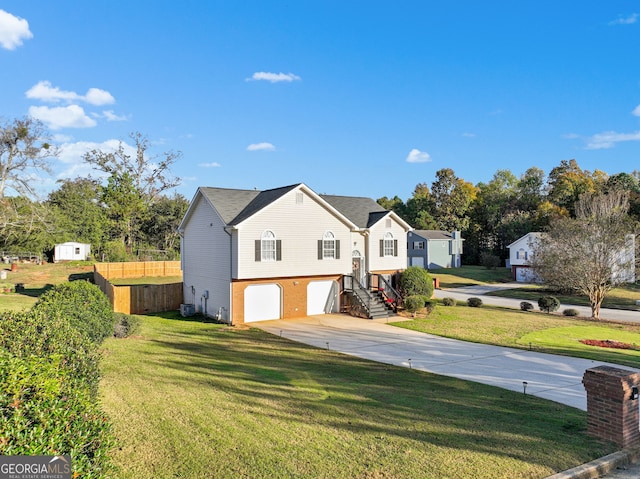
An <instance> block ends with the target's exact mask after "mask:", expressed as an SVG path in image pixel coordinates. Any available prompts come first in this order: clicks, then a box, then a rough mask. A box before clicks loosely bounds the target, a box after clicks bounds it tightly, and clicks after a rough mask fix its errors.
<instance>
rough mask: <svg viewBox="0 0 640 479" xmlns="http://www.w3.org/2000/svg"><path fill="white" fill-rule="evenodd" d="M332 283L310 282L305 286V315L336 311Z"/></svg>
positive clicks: (334, 292) (334, 291) (335, 299)
mask: <svg viewBox="0 0 640 479" xmlns="http://www.w3.org/2000/svg"><path fill="white" fill-rule="evenodd" d="M334 284H335V282H334V281H330V280H329V281H312V282H310V283H309V285H308V286H307V314H308V315H312V314H325V313H326V312H327V310H328V311H329V312H331V311H337V309H336V308H337V304H336V301H337V298H336V290H335V288H334V287H333V285H334Z"/></svg>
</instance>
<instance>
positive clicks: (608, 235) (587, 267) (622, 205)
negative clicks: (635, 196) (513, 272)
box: [530, 192, 635, 319]
mask: <svg viewBox="0 0 640 479" xmlns="http://www.w3.org/2000/svg"><path fill="white" fill-rule="evenodd" d="M628 209H629V200H628V197H627V196H626V195H625V194H624V193H621V192H611V193H609V194H607V195H603V194H599V195H593V194H584V195H582V196H581V197H580V199H579V200H578V202H577V204H576V218H566V217H563V218H558V219H556V220H555V221H552V222H551V224H550V226H549V231H548V232H547V233H546V234H544V235H542V236H541V237H540V239H539V241H537V242H536V243H534V244H533V245H532V247H533V258H532V259H531V260H530V263H531V266H532V268H533V270H534V272H535V273H536V275H537V276H538V277H539V278H540V279H541V280H542V281H543V282H544V283H545V284H547V285H549V286H551V287H555V288H557V289H559V290H565V291H566V290H571V291H574V292H577V293H580V294H584V295H586V296H588V297H589V304H590V306H591V316H592V317H593V318H596V319H599V318H600V306H601V305H602V301H603V300H604V298H605V296H606V294H607V293H608V292H609V291H611V289H613V288H614V287H616V286H618V285H620V284H623V283H626V282H629V281H630V280H633V279H634V273H635V255H634V254H633V250H634V242H635V241H634V240H635V237H634V235H633V234H632V224H631V221H630V219H629V216H628V215H627V211H628Z"/></svg>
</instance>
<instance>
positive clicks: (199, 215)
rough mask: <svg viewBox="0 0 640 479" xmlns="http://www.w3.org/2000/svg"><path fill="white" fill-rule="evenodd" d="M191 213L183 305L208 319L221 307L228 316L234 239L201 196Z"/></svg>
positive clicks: (185, 243)
mask: <svg viewBox="0 0 640 479" xmlns="http://www.w3.org/2000/svg"><path fill="white" fill-rule="evenodd" d="M192 210H193V211H192V213H191V216H190V217H189V219H188V221H187V222H186V224H185V225H184V228H185V232H184V237H183V238H182V242H181V248H180V250H181V253H182V254H181V262H182V273H183V285H184V286H183V288H184V302H185V303H188V304H195V306H196V310H197V311H198V312H203V313H204V312H205V309H206V313H207V314H208V315H209V316H214V315H215V314H216V313H217V312H218V309H219V308H220V307H224V308H225V311H226V314H228V312H229V308H230V302H231V299H230V291H229V282H230V274H231V273H230V268H231V264H230V258H229V252H230V241H231V238H230V236H229V235H228V234H227V233H225V231H224V229H223V227H224V224H223V222H222V220H221V218H220V216H219V215H218V214H217V213H216V211H215V210H214V209H213V208H212V207H211V205H210V204H209V203H207V202H206V201H205V200H203V198H202V197H201V196H200V197H198V199H196V203H195V204H194V205H192ZM192 287H193V288H192ZM205 291H208V292H209V293H208V295H209V297H208V298H204V297H203V295H204V294H205ZM205 299H206V302H205ZM225 319H226V318H225Z"/></svg>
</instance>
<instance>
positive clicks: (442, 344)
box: [251, 298, 640, 410]
mask: <svg viewBox="0 0 640 479" xmlns="http://www.w3.org/2000/svg"><path fill="white" fill-rule="evenodd" d="M483 300H484V298H483ZM636 314H637V313H636ZM403 319H404V318H401V317H397V318H391V319H390V320H389V321H393V320H398V321H401V320H403ZM385 323H386V321H385V320H367V319H361V318H354V317H352V316H348V315H319V316H309V317H306V318H301V319H295V320H277V321H261V322H256V323H252V324H251V325H252V326H255V327H258V328H260V329H263V330H264V331H267V332H269V333H272V334H275V335H279V336H282V337H285V338H288V339H291V340H294V341H298V342H301V343H305V344H309V345H312V346H316V347H318V348H328V349H331V350H334V351H339V352H342V353H345V354H349V355H351V356H356V357H359V358H364V359H370V360H372V361H378V362H381V363H387V364H393V365H396V366H404V367H411V368H414V369H420V370H422V371H427V372H431V373H436V374H441V375H444V376H451V377H456V378H459V379H465V380H468V381H475V382H478V383H483V384H489V385H492V386H497V387H501V388H504V389H509V390H512V391H518V392H522V393H524V389H525V384H524V383H525V382H526V393H527V394H532V395H534V396H538V397H541V398H544V399H549V400H551V401H556V402H559V403H562V404H566V405H569V406H573V407H575V408H579V409H582V410H586V408H587V400H586V393H585V390H584V387H583V385H582V376H583V374H584V371H585V370H586V369H588V368H591V367H595V366H600V365H603V364H607V363H602V362H598V361H591V360H588V359H580V358H570V357H564V356H555V355H551V354H544V353H538V352H533V351H525V350H519V349H511V348H505V347H500V346H489V345H485V344H476V343H467V342H464V341H458V340H455V339H447V338H442V337H439V336H433V335H430V334H425V333H420V332H416V331H411V330H407V329H403V328H398V327H395V326H391V325H388V324H385ZM609 365H610V366H615V365H612V364H609ZM625 369H631V368H625ZM636 371H638V372H640V370H636Z"/></svg>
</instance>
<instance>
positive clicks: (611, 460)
mask: <svg viewBox="0 0 640 479" xmlns="http://www.w3.org/2000/svg"><path fill="white" fill-rule="evenodd" d="M638 461H640V448H633V449H623V450H622V451H618V452H614V453H613V454H609V455H608V456H604V457H601V458H600V459H596V460H594V461H591V462H587V463H586V464H582V465H581V466H577V467H574V468H572V469H567V470H566V471H563V472H558V473H557V474H554V475H552V476H548V477H546V478H545V479H596V478H598V477H601V476H602V475H603V474H606V473H608V472H611V471H613V470H614V469H616V468H617V467H619V466H626V465H628V464H633V463H635V462H638Z"/></svg>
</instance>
